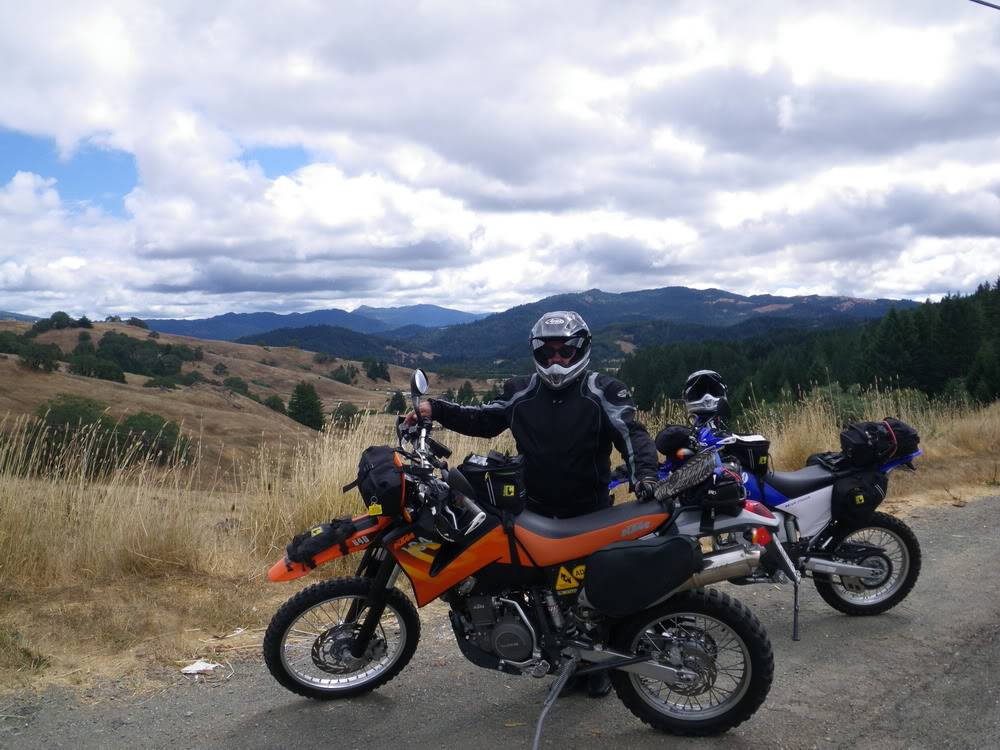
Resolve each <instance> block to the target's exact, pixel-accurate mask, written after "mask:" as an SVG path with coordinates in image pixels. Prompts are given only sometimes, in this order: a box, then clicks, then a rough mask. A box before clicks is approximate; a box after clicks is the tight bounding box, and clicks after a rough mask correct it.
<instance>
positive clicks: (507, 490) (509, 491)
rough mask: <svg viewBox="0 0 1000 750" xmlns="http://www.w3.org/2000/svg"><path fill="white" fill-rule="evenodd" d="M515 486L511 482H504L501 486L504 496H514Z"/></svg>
mask: <svg viewBox="0 0 1000 750" xmlns="http://www.w3.org/2000/svg"><path fill="white" fill-rule="evenodd" d="M514 490H515V487H514V485H512V484H505V485H504V486H503V496H504V497H514Z"/></svg>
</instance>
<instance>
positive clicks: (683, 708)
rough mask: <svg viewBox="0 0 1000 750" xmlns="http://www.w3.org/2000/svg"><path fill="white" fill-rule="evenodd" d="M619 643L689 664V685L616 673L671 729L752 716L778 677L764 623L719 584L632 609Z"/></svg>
mask: <svg viewBox="0 0 1000 750" xmlns="http://www.w3.org/2000/svg"><path fill="white" fill-rule="evenodd" d="M612 646H613V647H614V648H615V649H617V650H619V651H622V652H627V653H634V654H636V655H638V654H641V653H648V654H649V655H650V660H651V661H656V662H658V663H660V664H663V665H666V666H671V667H674V668H679V669H683V670H684V672H685V674H686V675H687V676H688V679H687V681H686V683H685V684H683V685H669V684H667V683H665V682H661V681H659V680H656V679H653V678H650V677H646V676H643V675H639V674H635V673H631V672H624V671H620V670H615V671H613V672H612V673H611V682H612V684H613V685H614V688H615V692H616V693H617V694H618V697H619V698H620V699H621V701H622V703H624V704H625V705H626V706H627V707H628V709H629V710H630V711H631V712H632V713H634V714H635V715H636V716H638V717H639V718H640V719H642V720H643V721H644V722H646V723H647V724H649V725H650V726H652V727H654V728H656V729H659V730H662V731H665V732H670V733H671V734H681V735H693V736H703V735H711V734H719V733H721V732H725V731H726V730H727V729H731V728H732V727H735V726H736V725H737V724H740V723H742V722H744V721H746V720H747V719H749V718H750V717H751V716H752V715H753V713H754V712H755V711H756V710H757V709H758V708H759V707H760V705H761V704H762V703H763V702H764V699H765V698H766V697H767V693H768V691H769V690H770V689H771V680H772V679H773V677H774V656H773V653H772V651H771V642H770V640H769V639H768V637H767V633H766V632H765V630H764V626H763V625H761V624H760V621H759V620H758V619H757V617H756V616H755V615H754V614H753V613H752V612H751V611H750V610H749V609H747V608H746V606H744V605H743V604H742V603H741V602H739V601H738V600H736V599H733V598H732V597H729V596H727V595H726V594H723V593H720V592H719V591H716V590H714V589H707V590H700V589H699V590H694V591H690V592H685V593H683V594H678V595H677V596H675V597H673V598H671V599H669V600H668V601H667V602H665V603H664V604H661V605H659V606H656V607H653V608H651V609H648V610H645V611H644V612H640V613H639V614H637V615H634V616H632V617H631V618H629V619H628V620H626V621H625V622H624V623H622V624H621V625H620V626H618V628H617V629H616V630H615V632H614V634H613V636H612Z"/></svg>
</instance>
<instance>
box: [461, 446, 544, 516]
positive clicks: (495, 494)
mask: <svg viewBox="0 0 1000 750" xmlns="http://www.w3.org/2000/svg"><path fill="white" fill-rule="evenodd" d="M458 468H459V471H461V472H462V474H463V475H464V476H465V478H466V479H468V480H469V484H471V485H472V488H473V489H474V490H475V491H476V498H475V499H477V500H479V501H481V502H486V503H489V504H490V505H492V506H493V507H494V508H496V509H497V510H501V511H506V512H508V513H513V514H515V515H516V514H518V513H520V512H521V511H522V510H524V506H525V503H526V502H527V493H526V492H525V489H524V456H508V455H506V454H503V453H499V452H497V451H490V452H489V453H487V454H486V455H485V456H481V455H478V454H476V453H470V454H469V455H468V456H466V457H465V460H464V461H463V462H462V463H461V465H460V466H459V467H458Z"/></svg>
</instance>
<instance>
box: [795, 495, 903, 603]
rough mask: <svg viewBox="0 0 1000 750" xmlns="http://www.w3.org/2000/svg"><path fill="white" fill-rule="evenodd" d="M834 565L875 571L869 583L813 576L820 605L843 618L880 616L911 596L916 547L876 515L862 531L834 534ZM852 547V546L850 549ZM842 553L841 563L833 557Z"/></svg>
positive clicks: (888, 519) (899, 526)
mask: <svg viewBox="0 0 1000 750" xmlns="http://www.w3.org/2000/svg"><path fill="white" fill-rule="evenodd" d="M833 545H834V553H833V554H834V559H838V560H839V559H843V560H844V561H845V562H850V563H853V564H856V565H864V566H865V567H869V568H875V569H877V570H878V572H877V573H876V574H874V575H872V576H870V577H869V578H856V577H853V576H838V575H829V574H816V575H815V577H814V580H813V582H814V583H815V585H816V590H817V591H818V592H819V595H820V596H821V597H823V601H825V602H826V603H827V604H829V605H830V606H831V607H833V608H834V609H836V610H838V611H840V612H843V613H844V614H847V615H880V614H882V613H883V612H885V611H886V610H889V609H892V608H893V607H895V606H896V605H897V604H899V603H900V602H901V601H903V599H905V598H906V595H907V594H909V593H910V590H911V589H912V588H913V586H914V584H916V582H917V576H919V575H920V543H919V542H918V541H917V537H916V535H915V534H914V533H913V531H911V530H910V527H909V526H907V525H906V524H905V523H903V522H902V521H900V520H899V519H898V518H896V517H895V516H890V515H888V514H886V513H878V512H876V513H874V514H872V517H871V519H870V520H869V521H868V523H866V524H865V525H864V526H863V527H861V528H860V529H852V530H851V531H849V532H847V533H841V534H838V535H837V536H836V537H835V538H834V540H833ZM852 545H856V546H855V547H854V548H853V549H852ZM838 550H843V551H844V552H845V555H844V557H843V558H840V557H838V556H837V551H838Z"/></svg>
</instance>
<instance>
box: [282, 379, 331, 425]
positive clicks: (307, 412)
mask: <svg viewBox="0 0 1000 750" xmlns="http://www.w3.org/2000/svg"><path fill="white" fill-rule="evenodd" d="M288 416H289V417H291V418H292V419H294V420H295V421H296V422H299V423H300V424H304V425H305V426H306V427H311V428H312V429H314V430H322V429H323V402H322V401H320V400H319V394H317V393H316V389H315V388H314V387H313V386H312V385H311V384H310V383H305V382H302V383H299V384H298V385H297V386H295V390H294V391H292V397H291V398H290V399H289V400H288Z"/></svg>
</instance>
